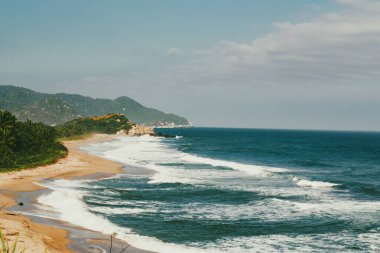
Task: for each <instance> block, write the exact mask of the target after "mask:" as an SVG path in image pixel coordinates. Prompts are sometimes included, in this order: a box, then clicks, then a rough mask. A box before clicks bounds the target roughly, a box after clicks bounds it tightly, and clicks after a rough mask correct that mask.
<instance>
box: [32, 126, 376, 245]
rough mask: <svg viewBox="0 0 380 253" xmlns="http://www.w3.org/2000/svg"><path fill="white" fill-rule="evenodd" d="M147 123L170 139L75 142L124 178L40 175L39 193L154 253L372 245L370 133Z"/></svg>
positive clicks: (84, 221) (63, 214) (62, 213)
mask: <svg viewBox="0 0 380 253" xmlns="http://www.w3.org/2000/svg"><path fill="white" fill-rule="evenodd" d="M159 131H160V132H163V133H166V134H170V135H173V136H176V138H156V137H149V136H143V137H118V138H117V139H115V140H114V141H112V142H106V143H98V144H92V145H90V146H87V147H85V148H84V150H85V151H86V152H89V153H91V154H95V155H98V156H102V157H105V158H107V159H111V160H115V161H119V162H123V163H125V164H127V166H126V172H125V174H122V175H118V176H116V177H112V178H108V179H103V180H97V181H92V180H81V181H65V180H57V181H52V182H49V183H46V186H47V187H49V188H50V189H52V192H50V193H49V194H47V195H44V196H41V197H40V199H39V201H40V202H42V203H44V204H46V205H50V206H52V208H54V209H55V211H56V212H57V213H58V216H59V218H61V219H64V220H67V221H69V222H71V223H74V224H76V225H80V226H83V227H87V228H91V229H94V230H97V231H102V232H106V233H110V232H117V233H118V236H119V237H121V238H124V239H127V240H128V241H129V242H130V243H131V244H133V245H135V246H137V247H140V248H144V249H148V250H154V251H157V252H281V251H302V252H355V251H358V252H359V251H360V252H379V251H380V133H370V132H367V133H366V132H333V131H295V130H294V131H293V130H260V129H221V128H187V129H159ZM58 199H59V201H58ZM74 213H75V215H74ZM80 217H82V218H80ZM83 217H84V218H83Z"/></svg>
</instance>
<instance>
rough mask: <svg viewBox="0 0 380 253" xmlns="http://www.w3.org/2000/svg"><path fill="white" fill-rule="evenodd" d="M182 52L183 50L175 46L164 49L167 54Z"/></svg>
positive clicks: (179, 53) (175, 54)
mask: <svg viewBox="0 0 380 253" xmlns="http://www.w3.org/2000/svg"><path fill="white" fill-rule="evenodd" d="M182 53H183V51H182V50H181V49H179V48H176V47H172V48H169V49H168V50H166V54H168V55H174V56H177V55H181V54H182Z"/></svg>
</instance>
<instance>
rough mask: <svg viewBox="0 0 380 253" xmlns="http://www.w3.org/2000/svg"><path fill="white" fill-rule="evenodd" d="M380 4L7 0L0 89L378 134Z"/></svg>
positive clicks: (218, 121)
mask: <svg viewBox="0 0 380 253" xmlns="http://www.w3.org/2000/svg"><path fill="white" fill-rule="evenodd" d="M378 7H379V6H378V1H373V0H319V1H311V0H281V1H280V0H276V1H275V0H269V1H253V0H239V1H237V0H208V1H206V0H192V1H187V0H176V1H174V0H164V1H155V0H150V1H147V0H139V1H137V0H136V1H98V0H93V1H84V0H82V1H80V0H79V1H78V0H75V1H71V0H67V1H58V0H56V1H48V0H44V1H40V0H36V1H27V0H24V1H17V0H16V1H11V0H4V1H1V2H0V32H1V36H0V84H15V85H19V86H24V87H27V88H31V89H35V90H38V91H43V92H69V93H80V94H84V95H89V96H93V97H109V98H114V97H117V96H120V95H127V96H130V97H132V98H135V99H137V100H138V101H140V102H142V103H143V104H146V105H148V106H152V107H155V108H159V109H162V110H165V111H169V112H174V113H178V114H181V115H184V116H186V117H188V118H189V119H190V120H191V121H192V122H193V123H195V124H196V125H204V126H234V127H270V128H313V129H358V130H366V129H368V130H380V120H377V119H374V117H375V115H376V114H377V108H379V107H378V106H379V105H380V103H379V102H378V98H379V95H380V92H379V85H378V83H379V73H378V71H377V69H376V67H374V66H375V65H374V64H376V63H377V61H378V58H379V57H378V56H376V54H374V53H371V52H372V51H373V50H375V48H376V44H377V43H378V42H379V30H380V28H379V29H377V28H376V27H380V24H378V23H377V22H378V21H379V19H378V18H377V17H378V16H380V10H379V9H378ZM377 11H379V13H378V12H377ZM377 45H378V44H377ZM371 50H372V51H371ZM226 113H227V114H228V116H226ZM377 118H378V117H377Z"/></svg>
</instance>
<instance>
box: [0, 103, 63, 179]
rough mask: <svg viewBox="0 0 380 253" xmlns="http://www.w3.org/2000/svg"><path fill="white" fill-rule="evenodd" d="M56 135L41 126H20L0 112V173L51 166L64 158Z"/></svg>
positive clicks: (8, 113)
mask: <svg viewBox="0 0 380 253" xmlns="http://www.w3.org/2000/svg"><path fill="white" fill-rule="evenodd" d="M57 138H58V135H57V131H56V130H55V129H54V128H53V127H51V126H48V125H45V124H43V123H33V122H31V121H30V120H27V121H25V122H21V121H18V120H16V117H15V116H14V115H12V114H11V113H10V112H8V111H1V110H0V172H4V171H10V170H17V169H24V168H31V167H36V166H40V165H46V164H50V163H53V162H55V161H56V160H57V159H59V158H61V157H65V156H66V155H67V149H66V148H65V147H64V146H63V145H62V144H61V143H60V142H58V141H57Z"/></svg>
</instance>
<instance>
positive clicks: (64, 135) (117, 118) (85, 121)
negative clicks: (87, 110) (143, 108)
mask: <svg viewBox="0 0 380 253" xmlns="http://www.w3.org/2000/svg"><path fill="white" fill-rule="evenodd" d="M132 125H133V124H132V123H131V122H130V121H129V120H128V119H127V118H126V117H125V116H124V115H122V114H107V115H105V116H96V117H88V118H79V119H74V120H72V121H69V122H66V123H64V124H61V125H58V126H56V127H55V129H56V131H57V133H58V136H59V137H60V138H61V139H64V140H70V139H78V138H81V137H83V136H86V135H89V134H92V133H105V134H115V133H117V132H118V131H122V130H125V131H128V130H129V129H131V128H132Z"/></svg>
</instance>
